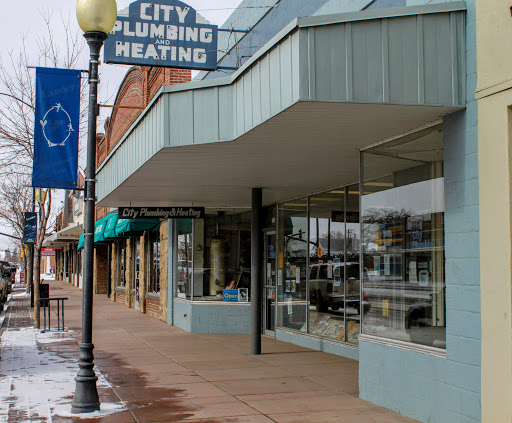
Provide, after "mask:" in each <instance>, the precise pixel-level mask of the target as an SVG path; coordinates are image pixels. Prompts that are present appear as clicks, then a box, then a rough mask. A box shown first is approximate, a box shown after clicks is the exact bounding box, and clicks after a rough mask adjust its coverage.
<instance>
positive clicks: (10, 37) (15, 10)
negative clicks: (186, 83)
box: [0, 0, 242, 256]
mask: <svg viewBox="0 0 512 423" xmlns="http://www.w3.org/2000/svg"><path fill="white" fill-rule="evenodd" d="M241 1H242V0H188V1H187V0H185V3H187V4H188V5H190V6H191V7H193V8H194V9H196V10H197V11H198V12H199V13H200V14H201V15H202V16H204V17H205V18H206V19H207V20H209V21H210V22H211V23H212V24H216V25H219V26H220V25H222V24H223V23H224V21H225V20H226V19H227V18H228V17H229V15H230V14H231V13H232V12H233V8H236V7H237V6H238V5H239V4H240V2H241ZM131 2H132V1H131V0H117V7H118V10H120V9H124V8H125V7H128V5H129V4H130V3H131ZM2 3H3V4H2V25H0V40H2V43H0V61H2V63H4V64H5V63H6V60H7V59H8V57H7V54H8V53H9V52H11V51H12V52H14V54H16V53H17V52H18V51H19V49H20V48H21V39H22V37H23V36H26V43H25V44H26V46H27V48H28V49H32V48H33V49H34V52H35V51H36V50H37V48H36V42H37V41H36V40H37V37H38V34H41V33H42V32H43V31H44V30H45V26H44V22H43V20H42V18H41V14H40V12H39V10H40V9H41V8H42V7H43V6H44V8H45V10H47V11H49V12H52V13H53V18H54V19H53V20H54V24H55V26H56V27H57V26H58V25H59V24H60V23H61V20H60V16H61V14H62V15H63V17H64V20H65V21H67V20H68V17H69V22H70V23H71V24H72V25H73V26H74V29H75V30H76V31H77V32H78V31H80V32H81V30H80V28H79V26H78V23H77V22H76V17H75V6H76V1H74V0H44V1H39V0H16V1H3V2H2ZM214 9H220V10H214ZM56 31H57V29H56ZM57 34H58V33H57ZM34 60H35V58H34ZM87 62H88V48H85V49H84V57H83V61H82V64H81V66H82V68H83V69H87V68H88V64H87ZM34 64H35V63H34ZM127 69H129V66H124V65H105V64H102V65H101V67H100V72H101V82H100V93H99V96H98V100H99V103H112V102H113V101H114V99H115V94H116V92H117V90H118V88H119V84H120V83H121V82H122V79H123V77H124V75H125V73H126V70H127ZM108 113H110V112H108ZM101 130H102V123H101V121H98V132H101ZM0 232H7V233H12V231H11V230H10V229H9V228H6V227H4V226H2V225H1V224H0ZM10 246H12V241H10V240H9V238H7V237H5V236H1V235H0V252H3V251H4V250H5V249H6V248H8V247H10ZM0 256H1V254H0Z"/></svg>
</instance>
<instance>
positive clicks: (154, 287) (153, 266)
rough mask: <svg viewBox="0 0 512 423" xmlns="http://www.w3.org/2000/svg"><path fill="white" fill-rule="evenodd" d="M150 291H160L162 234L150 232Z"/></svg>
mask: <svg viewBox="0 0 512 423" xmlns="http://www.w3.org/2000/svg"><path fill="white" fill-rule="evenodd" d="M148 269H149V272H148V277H149V281H148V292H153V293H157V292H160V234H159V233H158V232H150V233H149V254H148Z"/></svg>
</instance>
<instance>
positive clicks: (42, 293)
mask: <svg viewBox="0 0 512 423" xmlns="http://www.w3.org/2000/svg"><path fill="white" fill-rule="evenodd" d="M39 298H40V299H41V300H43V299H45V298H50V284H47V283H40V284H39ZM48 303H49V301H41V307H48Z"/></svg>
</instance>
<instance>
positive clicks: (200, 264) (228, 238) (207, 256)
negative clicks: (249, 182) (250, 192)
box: [193, 209, 251, 302]
mask: <svg viewBox="0 0 512 423" xmlns="http://www.w3.org/2000/svg"><path fill="white" fill-rule="evenodd" d="M250 271H251V213H250V211H243V210H240V209H238V210H229V209H223V210H217V211H215V210H207V211H206V216H205V218H204V219H195V220H194V298H193V299H194V300H197V301H225V300H226V299H225V298H224V295H223V294H224V290H226V289H228V290H233V291H232V292H231V295H232V297H230V298H234V297H237V299H238V301H243V302H247V301H248V300H249V296H250V286H251V272H250ZM235 291H236V293H235ZM233 296H234V297H233Z"/></svg>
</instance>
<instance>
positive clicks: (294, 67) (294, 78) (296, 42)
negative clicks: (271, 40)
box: [290, 31, 300, 104]
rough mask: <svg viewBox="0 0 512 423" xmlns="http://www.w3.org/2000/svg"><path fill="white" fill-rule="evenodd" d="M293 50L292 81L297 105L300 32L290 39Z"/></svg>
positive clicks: (296, 32) (293, 95) (293, 98)
mask: <svg viewBox="0 0 512 423" xmlns="http://www.w3.org/2000/svg"><path fill="white" fill-rule="evenodd" d="M290 42H291V49H292V60H291V66H292V68H291V72H292V75H291V79H292V103H293V104H295V103H296V102H297V101H299V81H300V79H299V75H300V72H299V63H300V62H299V60H300V51H299V48H300V46H299V32H298V31H295V32H294V33H293V34H292V36H291V37H290Z"/></svg>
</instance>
